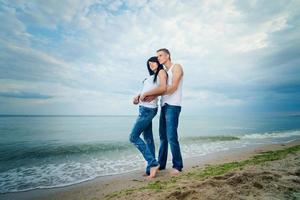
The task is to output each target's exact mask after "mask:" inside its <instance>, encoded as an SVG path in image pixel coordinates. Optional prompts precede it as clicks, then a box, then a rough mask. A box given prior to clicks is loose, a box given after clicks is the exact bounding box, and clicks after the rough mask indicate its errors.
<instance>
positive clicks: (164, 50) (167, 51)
mask: <svg viewBox="0 0 300 200" xmlns="http://www.w3.org/2000/svg"><path fill="white" fill-rule="evenodd" d="M159 51H163V52H165V53H166V54H168V55H169V59H170V60H171V53H170V51H169V50H168V49H166V48H162V49H158V50H157V51H156V53H157V52H159Z"/></svg>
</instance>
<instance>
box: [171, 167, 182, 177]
mask: <svg viewBox="0 0 300 200" xmlns="http://www.w3.org/2000/svg"><path fill="white" fill-rule="evenodd" d="M179 174H180V171H179V170H178V169H175V168H173V169H172V171H171V172H170V175H171V176H178V175H179Z"/></svg>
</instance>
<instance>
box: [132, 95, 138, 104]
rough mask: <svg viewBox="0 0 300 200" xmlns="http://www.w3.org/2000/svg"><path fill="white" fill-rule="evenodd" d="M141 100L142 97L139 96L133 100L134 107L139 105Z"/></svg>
mask: <svg viewBox="0 0 300 200" xmlns="http://www.w3.org/2000/svg"><path fill="white" fill-rule="evenodd" d="M139 98H140V95H137V96H135V97H134V98H133V104H134V105H137V104H138V103H139Z"/></svg>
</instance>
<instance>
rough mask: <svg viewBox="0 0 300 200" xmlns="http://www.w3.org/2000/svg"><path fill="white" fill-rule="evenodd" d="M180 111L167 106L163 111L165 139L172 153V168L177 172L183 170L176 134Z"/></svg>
mask: <svg viewBox="0 0 300 200" xmlns="http://www.w3.org/2000/svg"><path fill="white" fill-rule="evenodd" d="M180 111H181V107H180V106H172V105H167V106H166V110H165V112H166V114H165V115H166V129H167V138H168V142H169V144H170V148H171V152H172V162H173V168H174V169H176V170H178V171H181V170H182V168H183V162H182V156H181V151H180V145H179V142H178V133H177V128H178V120H179V114H180Z"/></svg>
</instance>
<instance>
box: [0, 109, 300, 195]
mask: <svg viewBox="0 0 300 200" xmlns="http://www.w3.org/2000/svg"><path fill="white" fill-rule="evenodd" d="M158 119H159V116H156V117H155V119H154V120H153V134H154V138H155V143H156V155H157V152H158V148H159V133H158V123H159V122H158V121H159V120H158ZM135 120H136V116H62V115H60V116H54V115H52V116H45V115H43V116H41V115H0V193H10V192H20V191H27V190H33V189H38V188H54V187H63V186H68V185H72V184H76V183H80V182H83V181H87V180H92V179H95V178H96V177H104V176H109V175H115V174H123V173H128V172H132V171H135V170H144V168H145V165H146V163H145V161H144V159H143V157H142V155H141V154H140V153H139V151H138V150H137V149H136V148H135V146H134V145H133V144H131V143H130V142H129V139H128V138H129V134H130V131H131V129H132V127H133V125H134V122H135ZM178 134H179V141H180V145H181V151H182V156H183V158H184V159H186V158H192V157H205V156H210V155H211V154H213V153H217V152H222V151H230V150H236V151H238V150H239V149H240V150H241V149H242V148H246V147H251V146H254V145H267V144H276V143H288V142H291V141H294V140H297V139H300V117H299V116H275V117H274V116H272V117H270V116H268V117H259V116H252V117H250V116H249V117H238V118H233V117H205V116H181V117H180V121H179V128H178ZM171 158H172V157H171V155H169V156H168V159H169V161H168V163H169V166H170V164H171Z"/></svg>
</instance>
